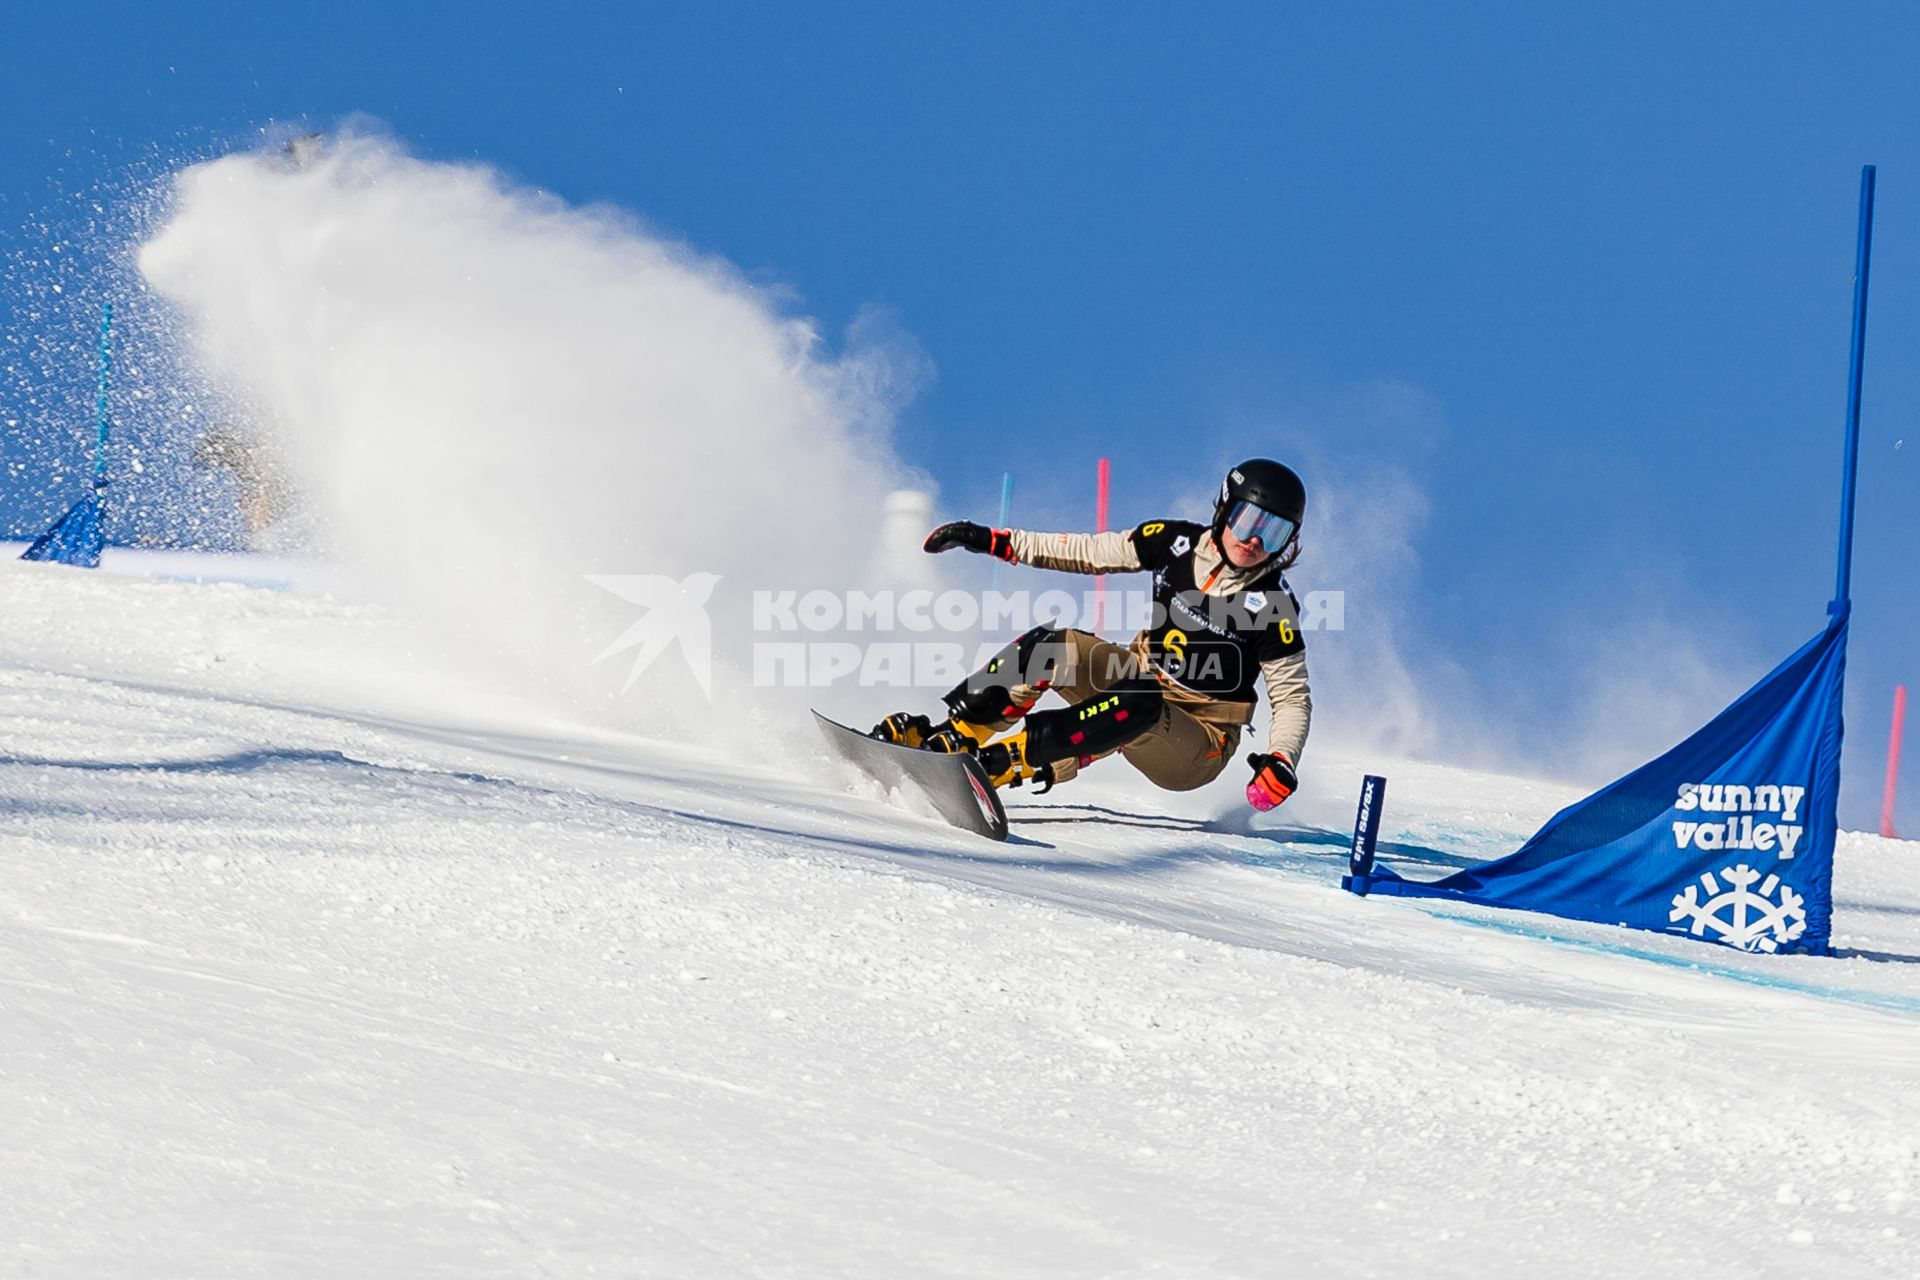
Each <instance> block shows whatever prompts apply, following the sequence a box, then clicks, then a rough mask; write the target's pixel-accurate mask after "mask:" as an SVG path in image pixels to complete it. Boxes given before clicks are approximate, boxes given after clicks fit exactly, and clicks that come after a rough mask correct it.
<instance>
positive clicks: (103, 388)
mask: <svg viewBox="0 0 1920 1280" xmlns="http://www.w3.org/2000/svg"><path fill="white" fill-rule="evenodd" d="M112 361H113V303H112V301H111V300H109V301H108V302H107V304H106V305H105V306H103V307H101V308H100V401H99V410H98V417H99V419H100V424H99V425H100V434H99V436H98V437H97V438H96V439H95V440H94V444H93V487H94V488H95V489H98V488H100V487H101V486H102V485H104V484H106V482H107V380H108V375H109V371H110V369H111V367H112Z"/></svg>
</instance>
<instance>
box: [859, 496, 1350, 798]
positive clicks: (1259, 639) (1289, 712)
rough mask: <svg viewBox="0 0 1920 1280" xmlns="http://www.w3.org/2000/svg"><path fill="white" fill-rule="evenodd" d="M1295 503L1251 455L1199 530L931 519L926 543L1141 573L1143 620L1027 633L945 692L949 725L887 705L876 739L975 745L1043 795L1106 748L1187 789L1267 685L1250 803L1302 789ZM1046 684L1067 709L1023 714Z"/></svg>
mask: <svg viewBox="0 0 1920 1280" xmlns="http://www.w3.org/2000/svg"><path fill="white" fill-rule="evenodd" d="M1306 506H1307V492H1306V486H1305V485H1303V484H1302V483H1301V481H1300V477H1299V476H1297V475H1295V474H1294V473H1293V471H1292V470H1290V469H1289V468H1287V467H1284V466H1282V465H1281V464H1279V463H1277V462H1272V461H1269V460H1267V459H1265V458H1254V459H1250V460H1249V461H1246V462H1243V463H1241V464H1240V465H1239V466H1237V467H1235V468H1233V469H1232V470H1231V471H1229V472H1228V473H1227V477H1226V479H1225V481H1223V482H1222V484H1221V486H1220V497H1219V500H1218V501H1217V502H1216V503H1215V504H1214V510H1213V519H1212V521H1211V523H1209V524H1196V523H1192V522H1189V521H1183V520H1150V521H1148V522H1146V523H1145V524H1142V525H1139V526H1138V527H1136V528H1134V529H1132V530H1129V531H1127V532H1113V533H1057V534H1056V533H1030V532H1027V531H1026V530H1024V529H990V528H987V527H986V526H984V525H978V524H974V523H972V522H970V521H957V522H955V523H952V524H943V525H941V526H940V527H939V528H937V529H935V530H934V531H933V532H932V533H930V534H928V535H927V540H926V543H925V549H926V550H927V551H928V552H931V553H938V552H942V551H948V550H951V549H953V548H954V547H962V548H965V549H966V550H968V551H973V552H979V553H982V554H985V555H992V556H996V557H998V558H999V559H1002V560H1005V561H1008V562H1010V563H1014V564H1030V565H1035V566H1037V567H1039V568H1042V569H1060V570H1064V571H1066V572H1069V573H1127V572H1139V571H1148V572H1151V573H1152V574H1153V618H1152V622H1151V624H1150V625H1149V626H1148V627H1147V628H1146V629H1145V630H1143V631H1141V632H1140V634H1139V635H1137V636H1135V637H1134V639H1133V641H1132V643H1131V644H1127V645H1121V644H1114V643H1112V642H1110V641H1106V640H1102V639H1100V638H1099V637H1098V636H1095V635H1093V634H1092V633H1090V632H1086V631H1072V630H1066V629H1063V628H1058V627H1052V626H1045V625H1043V626H1038V627H1035V628H1034V629H1033V630H1031V631H1029V632H1027V633H1026V634H1025V635H1023V636H1021V637H1020V638H1019V639H1017V640H1015V641H1014V642H1013V643H1012V644H1010V645H1008V646H1007V647H1006V648H1005V649H1003V650H1001V651H1000V653H999V654H998V655H996V656H995V657H994V658H993V660H992V661H990V662H988V663H987V665H986V666H985V667H984V668H983V669H981V670H980V671H977V672H975V673H974V674H973V675H971V676H969V677H968V678H967V679H966V680H965V681H963V682H962V683H961V684H960V685H958V686H957V687H955V688H954V689H953V690H952V691H951V692H949V693H948V694H947V695H946V696H945V698H944V699H943V701H944V702H945V704H946V709H947V719H946V720H945V721H943V722H941V723H940V724H938V725H935V724H934V723H933V722H932V721H931V719H930V718H929V717H927V716H922V715H915V714H912V713H910V712H897V713H895V714H893V715H891V716H888V717H887V718H886V719H885V720H882V721H881V722H880V723H879V724H878V725H876V726H875V727H874V729H873V732H872V736H873V737H876V738H879V739H882V740H883V741H887V742H893V743H897V744H899V745H901V746H908V747H920V748H923V749H926V750H930V751H948V752H953V751H968V752H972V753H974V754H975V755H976V757H977V758H978V759H979V761H980V763H981V764H982V766H984V768H985V770H986V773H987V776H988V778H989V779H990V780H991V781H992V783H993V785H994V786H995V787H1004V786H1016V787H1017V786H1020V785H1021V784H1022V783H1024V782H1026V781H1027V780H1029V779H1031V780H1033V781H1035V782H1036V783H1038V784H1039V786H1040V789H1042V790H1046V789H1048V788H1051V787H1053V786H1055V785H1057V784H1059V783H1062V782H1065V781H1067V780H1069V779H1070V778H1072V777H1073V776H1074V775H1075V774H1076V773H1077V772H1078V771H1079V770H1080V769H1081V768H1082V767H1084V766H1085V765H1087V764H1089V763H1091V762H1092V761H1093V760H1095V759H1098V758H1100V757H1103V756H1106V755H1109V754H1112V753H1113V752H1116V751H1118V752H1119V753H1120V754H1121V755H1123V756H1125V757H1126V759H1127V761H1128V762H1129V763H1130V764H1132V765H1133V767H1134V768H1136V769H1138V770H1139V771H1140V772H1141V773H1143V774H1145V775H1146V776H1147V778H1148V780H1149V781H1151V782H1153V783H1154V785H1156V786H1159V787H1163V788H1165V789H1167V790H1169V791H1190V790H1192V789H1194V788H1195V787H1200V786H1204V785H1206V784H1207V783H1209V782H1211V781H1213V779H1215V778H1217V777H1219V776H1220V773H1221V771H1222V770H1223V769H1225V768H1226V766H1227V762H1228V760H1229V759H1230V758H1231V756H1232V752H1233V747H1234V744H1235V742H1236V741H1237V740H1238V739H1239V736H1240V733H1241V731H1242V730H1243V729H1245V728H1246V727H1247V726H1248V724H1249V723H1250V722H1251V721H1252V719H1253V709H1254V706H1255V703H1256V698H1257V695H1256V692H1255V690H1256V688H1257V683H1258V682H1263V683H1264V684H1265V685H1266V690H1267V700H1268V702H1269V704H1270V705H1271V711H1272V723H1271V725H1270V727H1269V729H1268V732H1267V749H1266V750H1265V751H1264V752H1259V753H1255V754H1252V755H1249V756H1248V757H1247V762H1248V764H1250V765H1251V766H1252V768H1253V779H1252V781H1250V782H1249V783H1248V784H1247V803H1249V804H1251V805H1252V806H1253V807H1254V808H1256V809H1261V810H1266V809H1271V808H1273V807H1274V806H1276V805H1278V804H1280V803H1281V802H1282V801H1284V800H1285V799H1286V798H1287V797H1288V796H1290V795H1291V794H1293V791H1294V788H1295V786H1296V785H1298V784H1297V780H1296V777H1295V769H1296V767H1297V766H1298V765H1299V762H1300V751H1301V748H1303V747H1304V746H1305V745H1306V741H1307V725H1308V720H1309V717H1310V715H1311V713H1312V702H1311V699H1310V696H1309V693H1308V689H1307V661H1306V653H1305V645H1304V643H1303V640H1302V638H1301V634H1300V616H1299V614H1300V605H1299V601H1298V600H1296V599H1295V598H1294V595H1293V591H1292V589H1291V588H1290V587H1289V586H1288V585H1287V580H1286V577H1285V571H1286V570H1287V569H1288V568H1290V567H1292V565H1293V564H1294V562H1295V560H1296V559H1297V558H1298V557H1299V553H1300V543H1299V532H1300V522H1301V520H1302V519H1303V518H1304V516H1305V514H1306ZM1048 689H1052V690H1053V691H1054V692H1055V693H1058V694H1060V695H1061V696H1062V697H1063V698H1065V699H1066V700H1067V703H1068V705H1067V706H1066V707H1062V708H1049V709H1047V710H1043V711H1033V710H1032V708H1033V706H1034V704H1035V702H1037V701H1038V700H1039V698H1040V696H1041V694H1042V693H1044V692H1045V691H1046V690H1048ZM1002 734H1004V735H1005V736H1004V737H1001V736H999V735H1002Z"/></svg>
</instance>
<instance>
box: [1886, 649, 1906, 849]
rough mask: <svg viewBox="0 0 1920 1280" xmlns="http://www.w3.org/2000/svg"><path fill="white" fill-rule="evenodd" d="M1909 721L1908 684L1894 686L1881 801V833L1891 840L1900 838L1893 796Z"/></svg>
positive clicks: (1898, 780) (1898, 782)
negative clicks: (1895, 818) (1885, 775)
mask: <svg viewBox="0 0 1920 1280" xmlns="http://www.w3.org/2000/svg"><path fill="white" fill-rule="evenodd" d="M1906 721H1907V686H1905V685H1903V684H1897V685H1895V686H1893V736H1892V737H1891V738H1890V739H1888V741H1887V791H1886V798H1885V799H1883V800H1881V801H1880V834H1881V835H1883V836H1885V837H1886V838H1887V839H1889V840H1898V839H1899V838H1900V833H1899V832H1898V831H1895V830H1894V829H1893V796H1894V792H1895V790H1896V789H1897V788H1898V787H1899V785H1900V731H1901V730H1902V729H1903V728H1905V726H1906Z"/></svg>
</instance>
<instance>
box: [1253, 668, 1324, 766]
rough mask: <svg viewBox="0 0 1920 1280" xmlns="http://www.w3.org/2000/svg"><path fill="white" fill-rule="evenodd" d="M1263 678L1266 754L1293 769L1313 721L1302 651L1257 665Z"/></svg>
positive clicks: (1311, 703) (1303, 747) (1305, 744)
mask: <svg viewBox="0 0 1920 1280" xmlns="http://www.w3.org/2000/svg"><path fill="white" fill-rule="evenodd" d="M1260 670H1261V672H1262V673H1263V674H1264V675H1265V676H1266V677H1267V710H1268V711H1269V712H1270V713H1271V714H1272V721H1271V723H1270V724H1269V725H1268V726H1267V750H1268V751H1271V752H1273V753H1275V754H1276V755H1283V756H1285V757H1286V758H1287V760H1288V761H1289V762H1291V763H1292V765H1293V767H1294V768H1296V769H1297V768H1299V767H1300V753H1301V752H1302V751H1304V750H1306V747H1307V725H1308V723H1309V722H1310V721H1312V719H1313V695H1312V693H1311V692H1310V691H1309V690H1308V688H1307V654H1306V650H1304V649H1303V650H1301V651H1299V652H1298V653H1290V654H1288V655H1286V656H1285V657H1284V658H1274V659H1271V660H1270V661H1267V662H1263V663H1261V664H1260Z"/></svg>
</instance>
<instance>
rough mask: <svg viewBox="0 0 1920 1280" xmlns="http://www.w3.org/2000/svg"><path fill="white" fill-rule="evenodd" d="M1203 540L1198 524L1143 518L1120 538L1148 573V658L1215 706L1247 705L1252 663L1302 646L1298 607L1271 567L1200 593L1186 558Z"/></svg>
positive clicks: (1254, 681)
mask: <svg viewBox="0 0 1920 1280" xmlns="http://www.w3.org/2000/svg"><path fill="white" fill-rule="evenodd" d="M1206 536H1207V526H1206V525H1203V524H1194V523H1192V522H1191V521H1187V520H1149V521H1148V522H1147V523H1145V524H1143V525H1141V526H1140V527H1138V528H1137V529H1134V530H1133V531H1132V532H1131V533H1129V534H1128V535H1127V538H1128V540H1129V541H1131V542H1132V543H1133V545H1134V548H1135V549H1136V550H1137V551H1138V553H1139V555H1140V566H1141V568H1143V569H1146V570H1148V571H1149V572H1151V573H1152V574H1153V621H1152V623H1151V625H1149V626H1148V628H1147V647H1148V653H1149V657H1150V659H1151V661H1152V663H1153V665H1154V666H1155V667H1157V668H1158V669H1159V670H1160V671H1161V672H1162V673H1164V674H1165V675H1166V676H1167V677H1168V678H1169V679H1170V680H1172V681H1173V682H1174V683H1175V684H1177V685H1179V686H1180V687H1181V688H1183V689H1190V690H1192V691H1193V692H1195V693H1200V694H1205V695H1206V696H1207V697H1210V698H1218V699H1220V700H1221V701H1223V702H1253V701H1255V700H1256V699H1255V691H1256V690H1257V689H1258V688H1259V687H1260V664H1261V663H1263V662H1269V661H1271V660H1272V659H1274V658H1280V657H1285V656H1286V655H1288V654H1291V653H1299V652H1300V651H1301V650H1302V649H1304V648H1305V647H1306V645H1305V642H1304V641H1303V640H1302V639H1301V636H1300V602H1299V601H1298V600H1297V599H1295V598H1294V594H1293V589H1292V588H1291V587H1289V586H1288V585H1287V579H1286V577H1285V575H1283V574H1282V573H1281V571H1280V570H1279V569H1277V568H1275V569H1268V570H1266V571H1264V572H1262V573H1260V574H1259V575H1258V576H1257V577H1255V578H1254V579H1253V580H1252V582H1250V583H1249V584H1248V585H1247V586H1246V587H1244V588H1242V589H1241V590H1239V591H1235V592H1232V593H1230V594H1228V595H1223V596H1215V595H1207V594H1206V593H1204V592H1203V591H1201V589H1200V586H1201V584H1200V583H1198V582H1196V581H1195V580H1194V571H1195V569H1194V563H1193V553H1194V550H1195V549H1196V548H1197V547H1199V546H1200V544H1201V541H1202V540H1203V539H1205V538H1206ZM1222 564H1223V565H1225V561H1224V560H1223V561H1222ZM1225 571H1227V572H1231V571H1232V566H1231V565H1226V566H1225Z"/></svg>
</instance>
